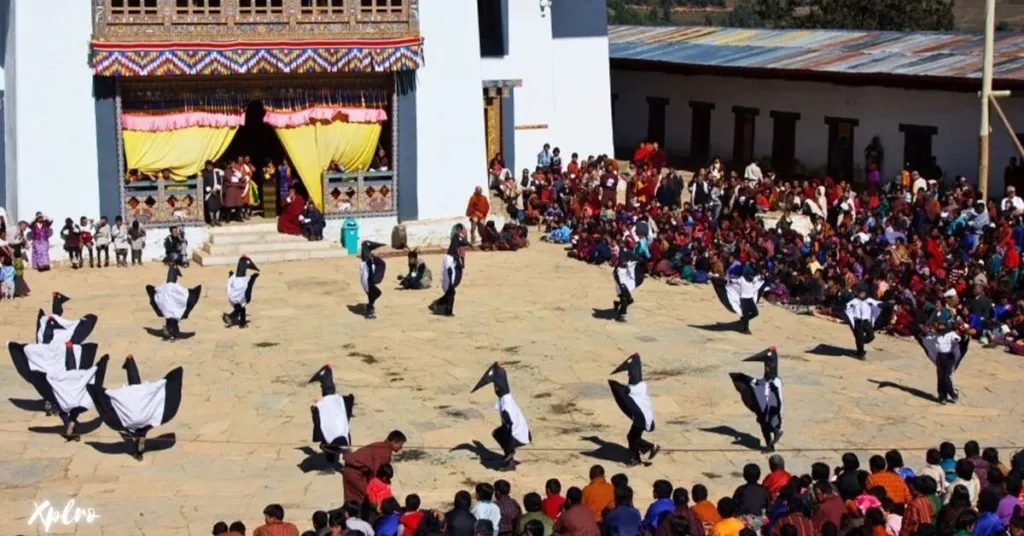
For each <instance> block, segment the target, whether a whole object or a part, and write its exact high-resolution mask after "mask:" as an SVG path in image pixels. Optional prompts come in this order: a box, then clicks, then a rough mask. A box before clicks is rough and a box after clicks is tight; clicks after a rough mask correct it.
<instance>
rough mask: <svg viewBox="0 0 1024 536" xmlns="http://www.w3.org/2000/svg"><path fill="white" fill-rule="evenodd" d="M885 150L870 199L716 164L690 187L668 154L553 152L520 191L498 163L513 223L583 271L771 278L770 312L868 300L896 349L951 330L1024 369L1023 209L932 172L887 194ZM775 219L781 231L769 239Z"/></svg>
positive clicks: (498, 185)
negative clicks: (603, 268) (565, 251)
mask: <svg viewBox="0 0 1024 536" xmlns="http://www.w3.org/2000/svg"><path fill="white" fill-rule="evenodd" d="M876 145H877V142H876V141H874V140H873V141H872V145H871V146H869V147H868V149H866V150H865V158H867V159H868V166H867V171H866V176H865V180H864V181H863V182H862V183H858V185H857V186H858V187H857V188H855V185H854V184H852V183H849V182H846V181H836V180H833V178H831V177H828V176H824V177H818V178H806V179H800V180H797V179H788V178H783V177H778V176H776V174H775V173H774V172H773V171H772V170H771V169H770V166H767V165H765V164H763V163H760V162H757V161H754V162H750V163H748V164H744V165H741V166H739V167H738V169H737V170H727V169H726V167H725V166H724V165H723V163H722V161H721V160H720V159H718V158H713V159H712V160H711V162H710V163H709V164H708V165H707V166H706V167H704V168H701V169H698V170H697V171H696V172H695V173H694V175H693V176H692V178H690V179H689V180H688V181H686V180H684V179H683V176H682V174H681V173H679V172H677V171H676V170H675V169H672V168H668V167H665V166H666V162H667V157H666V155H665V152H664V151H663V150H662V149H661V148H660V147H658V145H657V144H656V143H652V144H643V145H642V146H641V147H640V148H639V149H638V150H637V151H636V153H635V154H634V155H633V159H632V161H631V162H629V163H628V164H624V163H622V162H620V161H617V160H615V159H613V158H610V157H608V156H605V155H602V156H598V157H589V158H587V159H585V160H584V159H581V158H579V156H578V155H577V154H575V153H574V154H572V156H571V159H570V160H569V162H568V163H566V164H564V165H563V162H562V158H561V156H560V151H559V150H558V148H555V149H554V150H553V151H552V150H550V147H549V146H545V147H544V150H542V151H541V153H540V154H539V155H538V157H537V166H536V168H535V169H534V171H533V172H530V171H529V170H526V169H524V170H523V173H522V175H521V177H519V178H518V179H517V178H516V177H514V176H513V174H512V173H511V172H510V171H509V170H507V169H504V168H503V167H502V165H503V162H502V161H501V156H500V155H498V156H497V157H496V158H495V159H494V160H493V161H492V162H491V168H490V176H491V186H492V188H493V189H494V190H495V192H496V195H497V196H498V198H499V199H501V200H502V202H504V203H505V205H506V212H507V214H508V216H509V218H510V219H511V220H514V221H518V222H522V223H524V224H528V225H541V226H542V229H543V231H544V233H545V236H544V240H548V241H551V242H556V243H561V244H566V245H567V246H568V247H569V254H570V256H572V257H575V258H578V259H580V260H582V261H585V262H588V263H591V264H605V263H608V264H612V265H614V264H615V263H616V262H617V260H618V259H619V257H620V253H621V252H622V251H631V252H634V253H636V254H638V255H640V257H641V258H644V259H646V265H647V270H646V272H647V274H649V275H653V276H655V277H661V278H665V279H667V280H669V282H670V283H682V282H686V283H706V282H708V281H709V280H710V279H711V278H712V277H715V276H719V277H737V276H738V275H739V274H742V273H751V272H752V273H755V274H762V275H763V276H764V277H765V278H766V280H768V281H769V286H768V290H767V293H766V298H767V299H768V300H769V301H771V302H774V303H784V304H792V305H799V306H804V307H807V308H814V309H816V310H817V311H819V312H820V313H823V314H833V313H834V311H835V310H836V309H837V308H838V307H841V306H842V305H844V304H845V303H846V302H848V301H849V300H850V298H851V297H852V296H853V293H854V292H853V289H854V287H855V286H856V285H858V284H862V285H863V284H867V285H869V287H870V293H871V294H873V295H875V297H877V298H879V299H881V300H883V301H885V302H887V303H889V304H890V305H891V306H892V307H893V308H894V314H893V315H892V323H891V324H890V325H889V326H887V327H885V329H886V330H887V331H888V332H889V333H891V334H896V335H904V336H910V335H912V334H914V333H915V330H918V329H925V330H929V329H949V328H952V329H956V330H957V331H959V332H960V333H961V334H965V335H971V336H973V337H975V338H977V339H980V340H981V342H982V343H983V344H988V345H1006V346H1007V347H1008V348H1009V349H1010V350H1011V351H1013V352H1015V353H1019V354H1024V342H1022V341H1021V338H1022V336H1024V293H1022V291H1021V290H1022V282H1021V278H1020V265H1021V249H1022V247H1024V199H1022V198H1021V197H1020V196H1018V195H1017V192H1016V188H1015V187H1014V186H1013V183H1010V186H1009V187H1008V188H1007V189H1006V195H1005V197H1004V198H1002V199H1001V200H984V199H982V198H981V196H980V194H979V192H978V191H977V189H976V188H975V187H974V186H973V185H972V184H970V182H969V181H968V180H967V178H966V177H963V176H958V177H956V178H954V179H952V180H945V179H944V177H943V172H942V170H941V168H939V167H938V165H937V164H935V162H934V160H933V161H932V163H931V164H930V165H929V166H925V168H923V170H922V171H921V172H919V171H916V170H914V169H913V167H912V166H910V165H909V164H908V165H906V166H905V167H904V168H903V170H902V171H901V173H900V174H899V175H898V176H896V177H893V178H892V179H890V180H886V179H884V178H882V177H880V176H879V173H878V168H879V166H878V164H879V163H880V159H881V154H882V152H881V148H880V147H876ZM860 186H864V187H863V188H861V187H860ZM623 187H624V188H623ZM622 190H624V192H623V191H622ZM623 194H624V196H623ZM768 212H771V213H772V216H773V218H772V219H773V221H774V220H776V219H777V221H778V223H777V225H774V226H766V225H765V223H764V219H763V218H762V217H760V216H759V215H762V214H764V213H768ZM798 217H799V218H800V219H801V220H803V221H804V222H806V224H805V225H804V226H803V227H805V228H801V229H800V230H798V229H797V227H795V226H794V223H795V222H796V220H797V218H798Z"/></svg>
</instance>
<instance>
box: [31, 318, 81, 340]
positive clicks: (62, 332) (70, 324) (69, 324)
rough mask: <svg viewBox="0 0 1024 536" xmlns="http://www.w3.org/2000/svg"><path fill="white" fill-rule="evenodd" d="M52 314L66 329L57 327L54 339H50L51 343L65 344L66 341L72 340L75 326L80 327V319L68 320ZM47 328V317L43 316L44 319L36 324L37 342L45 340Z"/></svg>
mask: <svg viewBox="0 0 1024 536" xmlns="http://www.w3.org/2000/svg"><path fill="white" fill-rule="evenodd" d="M52 316H53V319H54V320H56V321H57V323H58V324H60V325H61V326H62V327H63V328H64V329H55V330H53V340H52V341H50V343H51V344H60V345H63V344H64V343H66V342H68V341H70V340H71V337H73V336H74V334H75V328H77V327H78V322H79V321H78V320H68V319H66V318H62V317H60V316H57V315H52ZM45 330H46V317H45V316H44V317H43V318H42V321H41V322H38V325H37V326H36V342H37V343H40V344H41V343H42V342H43V331H45Z"/></svg>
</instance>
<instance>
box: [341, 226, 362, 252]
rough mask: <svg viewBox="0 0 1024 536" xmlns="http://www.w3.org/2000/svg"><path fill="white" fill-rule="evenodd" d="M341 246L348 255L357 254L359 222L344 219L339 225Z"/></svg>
mask: <svg viewBox="0 0 1024 536" xmlns="http://www.w3.org/2000/svg"><path fill="white" fill-rule="evenodd" d="M341 245H342V246H345V249H346V250H348V254H349V255H355V254H356V253H358V252H359V222H357V221H356V220H355V218H345V222H344V223H342V224H341Z"/></svg>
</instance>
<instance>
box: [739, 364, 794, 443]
mask: <svg viewBox="0 0 1024 536" xmlns="http://www.w3.org/2000/svg"><path fill="white" fill-rule="evenodd" d="M744 361H756V362H761V363H764V377H762V378H751V377H750V376H747V375H746V374H742V373H739V372H730V373H729V377H730V378H732V384H733V387H735V388H736V391H738V392H739V393H740V398H742V400H743V405H745V406H747V409H749V410H750V411H752V412H754V415H756V416H757V424H758V425H759V426H760V427H761V436H762V437H764V443H765V447H764V451H765V452H774V451H775V444H776V443H778V442H779V439H781V438H782V379H781V378H779V354H778V353H777V352H776V351H775V347H774V346H771V347H769V348H768V349H767V350H764V351H762V352H760V353H758V354H755V355H752V356H750V357H748V358H746V359H744Z"/></svg>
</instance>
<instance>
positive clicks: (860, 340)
mask: <svg viewBox="0 0 1024 536" xmlns="http://www.w3.org/2000/svg"><path fill="white" fill-rule="evenodd" d="M839 316H840V317H841V318H845V319H846V323H847V324H849V325H850V329H851V330H853V339H854V342H855V343H856V344H857V357H859V358H861V359H863V358H864V356H865V355H867V352H866V351H865V350H864V346H865V345H867V344H871V341H873V340H875V330H876V329H879V328H882V327H885V326H887V325H889V321H890V320H891V318H892V308H891V307H889V306H888V304H885V303H882V302H880V301H878V300H876V299H873V298H868V297H867V296H866V292H865V291H864V290H859V291H858V296H857V297H856V298H853V299H852V300H850V301H849V302H847V303H846V305H845V306H844V307H843V308H842V309H841V310H840V311H839Z"/></svg>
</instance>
